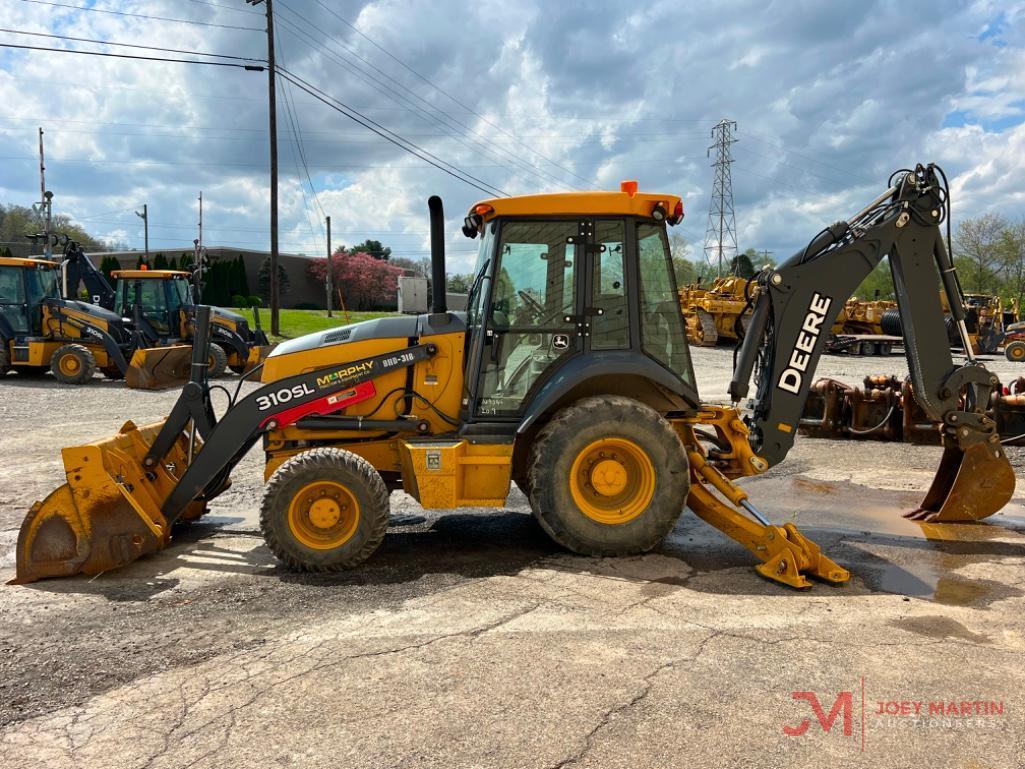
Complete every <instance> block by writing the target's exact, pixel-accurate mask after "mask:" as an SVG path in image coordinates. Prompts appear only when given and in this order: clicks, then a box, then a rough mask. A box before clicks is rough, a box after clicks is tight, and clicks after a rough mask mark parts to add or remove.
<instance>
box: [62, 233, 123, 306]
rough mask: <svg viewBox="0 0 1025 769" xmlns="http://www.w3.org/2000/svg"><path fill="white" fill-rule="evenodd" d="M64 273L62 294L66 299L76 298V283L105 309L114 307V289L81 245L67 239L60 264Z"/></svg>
mask: <svg viewBox="0 0 1025 769" xmlns="http://www.w3.org/2000/svg"><path fill="white" fill-rule="evenodd" d="M61 269H62V270H63V273H64V295H65V298H66V299H77V298H78V297H77V296H75V295H74V294H75V292H76V291H78V284H79V283H81V284H82V285H84V286H85V289H86V291H88V292H89V296H90V298H91V299H92V300H93V301H94V302H95V303H96V304H98V305H99V306H100V307H102V308H104V309H105V310H113V309H114V299H115V295H114V289H113V288H112V287H111V285H110V282H109V281H108V280H107V277H106V276H105V275H104V274H103V273H102V272H100V271H99V270H98V269H96V265H94V264H93V263H92V262H91V261H90V260H89V257H88V256H86V255H85V252H84V251H83V250H82V247H81V246H80V245H79V244H78V243H76V242H75V241H73V240H69V241H68V243H67V247H66V248H65V250H64V262H63V264H62V265H61Z"/></svg>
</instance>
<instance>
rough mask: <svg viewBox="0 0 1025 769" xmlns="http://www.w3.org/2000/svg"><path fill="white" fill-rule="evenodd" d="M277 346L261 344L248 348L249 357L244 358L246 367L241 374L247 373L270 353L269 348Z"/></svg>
mask: <svg viewBox="0 0 1025 769" xmlns="http://www.w3.org/2000/svg"><path fill="white" fill-rule="evenodd" d="M275 347H277V345H276V344H261V345H257V346H255V347H251V348H250V349H249V357H248V358H247V359H246V367H245V369H244V370H243V371H242V373H243V374H248V373H249V372H250V371H252V370H253V369H254V368H256V367H257V366H259V365H260V364H261V363H263V362H264V361H265V360H267V356H268V355H270V353H271V350H273V349H274V348H275Z"/></svg>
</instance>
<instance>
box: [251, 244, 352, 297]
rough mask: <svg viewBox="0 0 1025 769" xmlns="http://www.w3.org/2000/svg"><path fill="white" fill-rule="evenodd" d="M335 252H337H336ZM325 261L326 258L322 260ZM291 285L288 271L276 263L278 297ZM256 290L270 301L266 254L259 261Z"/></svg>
mask: <svg viewBox="0 0 1025 769" xmlns="http://www.w3.org/2000/svg"><path fill="white" fill-rule="evenodd" d="M336 253H337V252H336ZM323 261H324V262H325V263H326V262H327V259H326V258H325V259H324V260H323ZM290 287H291V282H290V281H289V279H288V273H286V272H285V268H284V267H282V266H281V264H280V263H278V298H279V299H280V298H282V297H284V296H285V294H287V293H288V289H289V288H290ZM256 290H257V291H259V292H260V296H261V297H262V298H263V300H264V301H266V302H270V257H269V256H268V257H267V258H266V259H264V260H263V261H262V262H261V263H260V271H259V273H258V274H257V276H256Z"/></svg>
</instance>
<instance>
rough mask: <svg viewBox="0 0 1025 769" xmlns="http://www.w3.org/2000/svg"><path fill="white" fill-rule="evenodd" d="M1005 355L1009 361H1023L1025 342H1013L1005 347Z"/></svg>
mask: <svg viewBox="0 0 1025 769" xmlns="http://www.w3.org/2000/svg"><path fill="white" fill-rule="evenodd" d="M1004 357H1005V358H1007V360H1009V361H1014V362H1015V363H1021V362H1022V361H1023V360H1025V342H1011V343H1010V344H1009V345H1007V347H1005V348H1004Z"/></svg>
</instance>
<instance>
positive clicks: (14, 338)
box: [0, 258, 191, 389]
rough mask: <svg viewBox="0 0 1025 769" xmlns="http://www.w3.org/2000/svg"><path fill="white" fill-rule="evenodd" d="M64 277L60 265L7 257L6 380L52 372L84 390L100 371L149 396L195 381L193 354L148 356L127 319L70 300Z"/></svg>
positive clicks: (0, 291) (0, 266)
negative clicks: (10, 376)
mask: <svg viewBox="0 0 1025 769" xmlns="http://www.w3.org/2000/svg"><path fill="white" fill-rule="evenodd" d="M59 275H60V269H59V265H58V264H56V263H54V262H50V261H46V260H41V259H20V258H0V376H3V375H4V374H6V373H8V372H9V371H17V372H20V373H23V374H41V373H44V372H46V371H47V370H48V369H49V370H50V371H52V372H53V376H54V377H55V378H56V379H57V380H58V381H59V382H62V383H64V384H76V385H80V384H86V383H88V382H89V381H91V380H92V378H93V376H94V375H95V374H96V372H97V371H100V372H102V373H103V374H104V376H106V377H108V378H111V379H121V378H125V379H126V381H127V383H128V384H129V386H131V387H139V388H144V389H160V388H164V387H170V386H180V385H182V384H184V383H185V382H186V381H188V379H189V363H190V360H191V358H190V355H191V353H190V349H189V348H188V347H182V346H180V345H170V346H165V347H161V348H159V349H147V347H148V345H147V343H146V341H145V340H144V339H143V338H142V337H141V336H140V334H139V333H138V332H137V331H136V330H135V329H134V328H133V327H132V325H131V324H130V323H126V322H125V319H124V318H123V317H122V316H121V315H119V314H117V313H114V312H111V311H110V310H106V309H104V308H102V307H98V306H96V305H94V304H90V303H88V302H79V301H75V300H71V299H65V298H63V297H62V296H61V295H60V291H59V288H58V282H59Z"/></svg>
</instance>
